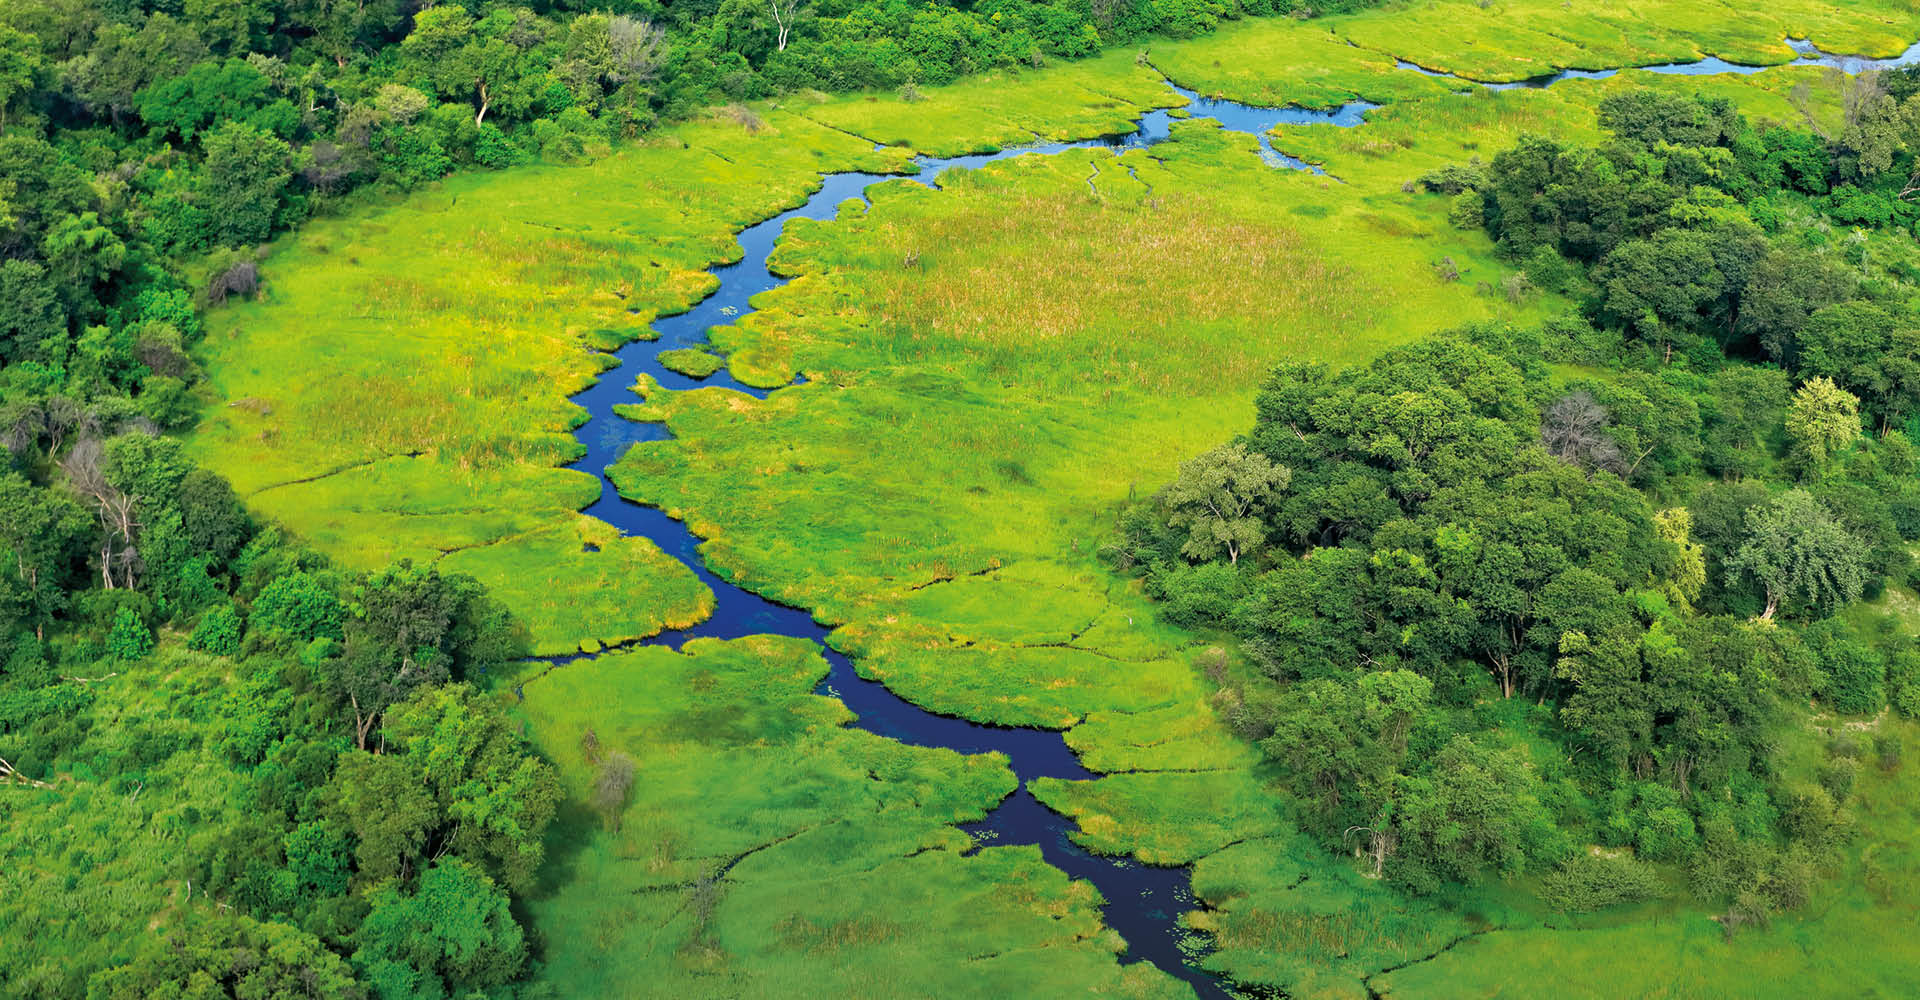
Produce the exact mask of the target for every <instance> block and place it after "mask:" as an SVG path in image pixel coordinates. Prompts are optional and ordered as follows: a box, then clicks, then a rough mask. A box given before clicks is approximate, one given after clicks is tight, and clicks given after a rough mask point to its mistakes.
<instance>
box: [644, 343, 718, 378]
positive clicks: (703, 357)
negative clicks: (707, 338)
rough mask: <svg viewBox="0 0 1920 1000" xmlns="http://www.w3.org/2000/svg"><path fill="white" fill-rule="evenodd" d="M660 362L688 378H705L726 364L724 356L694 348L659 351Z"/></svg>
mask: <svg viewBox="0 0 1920 1000" xmlns="http://www.w3.org/2000/svg"><path fill="white" fill-rule="evenodd" d="M660 363H661V364H663V365H665V366H667V369H668V370H669V371H676V372H679V373H680V374H682V375H685V376H687V377H689V378H706V377H707V376H709V375H712V374H713V373H714V372H717V371H719V370H720V369H722V368H725V367H726V366H727V360H726V359H725V358H722V357H720V356H718V355H715V354H709V353H707V352H706V351H702V350H697V349H694V348H682V349H680V350H677V351H661V352H660Z"/></svg>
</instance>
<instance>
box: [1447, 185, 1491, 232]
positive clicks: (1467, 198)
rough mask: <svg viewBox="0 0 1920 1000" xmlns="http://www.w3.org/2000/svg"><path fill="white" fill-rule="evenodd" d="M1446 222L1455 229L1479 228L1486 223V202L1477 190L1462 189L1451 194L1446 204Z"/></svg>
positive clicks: (1471, 229) (1470, 230) (1470, 229)
mask: <svg viewBox="0 0 1920 1000" xmlns="http://www.w3.org/2000/svg"><path fill="white" fill-rule="evenodd" d="M1447 222H1449V223H1451V224H1452V226H1453V228H1455V229H1465V230H1468V231H1469V232H1472V231H1475V230H1478V229H1480V228H1481V227H1483V226H1485V225H1486V223H1487V216H1486V202H1485V199H1483V198H1481V197H1480V192H1478V191H1462V192H1460V193H1459V194H1457V195H1454V196H1453V201H1452V202H1451V203H1449V204H1448V205H1447Z"/></svg>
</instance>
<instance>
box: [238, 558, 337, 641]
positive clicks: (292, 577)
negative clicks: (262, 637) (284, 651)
mask: <svg viewBox="0 0 1920 1000" xmlns="http://www.w3.org/2000/svg"><path fill="white" fill-rule="evenodd" d="M346 614H347V612H346V609H345V607H343V606H342V605H341V603H340V599H339V598H338V597H336V596H334V593H333V591H332V589H331V588H329V587H328V586H327V585H326V584H325V583H324V582H322V581H321V580H320V578H318V577H316V576H313V575H312V574H310V573H289V574H287V575H285V576H279V577H275V578H274V579H273V580H272V581H271V582H269V583H268V584H267V585H266V586H265V587H264V588H262V589H261V591H260V596H259V597H257V598H255V599H254V602H253V609H252V610H251V612H249V614H248V616H247V625H248V627H249V628H251V629H252V630H253V631H255V632H265V633H277V634H280V635H284V636H287V637H288V638H290V639H292V640H293V641H294V642H296V643H300V644H303V645H304V644H306V643H309V642H312V641H313V640H315V639H320V638H329V639H335V640H338V639H341V638H343V637H344V636H345V632H344V631H343V626H344V623H345V622H346Z"/></svg>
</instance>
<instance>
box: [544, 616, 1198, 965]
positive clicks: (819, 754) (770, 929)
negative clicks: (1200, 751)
mask: <svg viewBox="0 0 1920 1000" xmlns="http://www.w3.org/2000/svg"><path fill="white" fill-rule="evenodd" d="M826 672H827V663H826V661H825V660H824V659H822V658H821V657H820V654H819V651H818V647H815V646H813V645H812V644H811V643H808V642H805V641H803V640H798V639H784V638H775V637H761V638H753V639H742V640H737V641H734V642H730V643H727V642H719V641H715V640H710V639H702V640H695V641H693V642H690V643H688V644H687V646H686V648H685V649H684V650H682V651H680V652H675V651H672V650H668V649H661V648H648V649H643V650H639V651H636V652H631V653H611V654H608V655H605V656H601V657H598V658H596V659H592V660H586V661H581V662H578V663H574V664H572V665H569V666H567V667H565V668H562V669H557V670H553V671H551V672H548V673H545V674H544V675H542V676H539V677H537V678H535V679H532V680H529V681H527V682H526V683H525V684H524V685H523V690H524V691H525V693H526V704H525V707H524V711H525V715H526V717H527V719H528V720H529V722H530V724H531V726H532V731H533V735H534V736H535V737H536V738H537V739H538V740H539V742H540V743H541V745H543V746H546V747H548V748H549V751H550V752H551V753H552V755H553V757H554V759H555V761H556V762H557V763H558V764H559V765H560V766H561V769H562V771H563V773H564V774H566V775H567V776H568V777H569V779H570V780H572V781H573V782H574V784H575V788H574V791H575V792H576V793H577V795H578V797H579V798H581V799H585V798H587V797H588V795H589V794H590V791H589V788H588V783H589V781H590V780H591V779H590V775H591V773H592V769H593V767H592V765H591V764H590V763H589V762H588V761H587V759H586V753H587V751H586V750H585V749H584V748H583V740H582V737H583V736H585V735H586V734H587V733H588V732H591V733H592V734H593V737H594V743H595V744H596V745H597V747H598V748H599V749H598V751H597V752H598V753H602V754H605V753H612V752H615V751H619V752H623V753H627V754H629V755H630V756H631V757H632V758H633V760H634V761H635V763H636V764H637V765H638V766H637V774H638V775H639V779H638V782H637V783H636V786H635V794H634V795H633V797H632V800H631V801H630V802H628V803H627V804H626V806H625V808H624V809H623V810H621V811H620V812H619V813H618V818H617V820H615V821H605V820H600V819H598V818H596V817H590V816H575V817H573V818H572V819H571V820H570V821H569V822H567V823H563V832H562V833H561V835H560V839H562V840H566V841H569V842H568V843H566V845H565V846H564V847H562V848H560V849H559V858H558V861H557V862H556V863H555V864H554V865H553V866H552V869H551V870H550V871H549V872H548V878H549V879H550V880H551V881H552V882H553V883H554V884H555V888H554V891H553V892H552V894H551V895H549V896H546V897H545V898H543V899H541V900H540V901H539V902H537V903H536V904H535V906H534V914H533V915H534V917H535V920H536V926H538V927H539V929H540V931H541V933H542V934H543V936H544V939H545V943H546V967H547V969H548V972H549V978H550V981H551V982H552V983H553V985H554V986H555V987H556V988H557V989H559V991H560V994H561V995H563V996H607V997H616V996H635V997H641V996H729V997H789V996H795V995H804V994H807V993H811V992H815V991H822V990H833V991H836V992H838V993H842V994H845V995H849V996H863V997H917V996H977V997H996V996H1004V995H1008V994H1009V993H1012V994H1016V995H1043V994H1044V995H1066V994H1069V993H1078V992H1081V991H1083V990H1084V991H1087V992H1092V993H1098V994H1100V995H1106V996H1116V997H1139V998H1158V997H1177V996H1180V995H1182V992H1183V991H1184V990H1185V987H1184V986H1180V985H1179V984H1177V983H1175V982H1173V981H1172V980H1171V979H1168V978H1167V977H1166V976H1164V975H1163V974H1161V973H1159V972H1158V971H1157V970H1155V969H1153V968H1152V967H1151V966H1148V965H1145V964H1136V965H1131V966H1125V967H1122V966H1118V965H1116V964H1115V963H1114V961H1113V958H1112V956H1113V954H1114V952H1115V950H1116V949H1117V948H1118V947H1119V946H1120V942H1119V941H1118V939H1117V938H1116V937H1115V936H1114V935H1113V934H1112V933H1111V932H1109V931H1105V930H1104V929H1103V928H1102V926H1101V923H1100V918H1099V912H1098V910H1097V909H1096V908H1095V906H1096V904H1097V903H1098V901H1099V900H1098V894H1097V893H1096V892H1095V891H1094V890H1093V889H1092V887H1091V886H1089V885H1088V884H1086V883H1083V882H1073V881H1070V880H1069V879H1067V878H1066V876H1064V875H1063V874H1061V873H1060V872H1059V871H1057V870H1055V869H1053V868H1051V867H1049V866H1047V865H1046V864H1045V863H1043V862H1042V861H1041V860H1040V853H1039V850H1038V849H1037V848H1032V847H988V848H985V849H983V850H980V851H979V852H978V853H976V854H971V855H967V854H965V852H966V851H968V850H969V849H970V848H972V847H973V840H972V839H971V838H969V837H967V836H966V835H965V834H963V833H960V832H959V831H957V830H956V829H954V827H953V826H952V824H954V823H957V822H963V821H967V820H974V819H979V818H980V817H982V816H984V815H985V814H986V813H987V812H988V811H989V810H991V809H992V808H993V806H994V805H995V804H997V803H998V802H999V801H1000V799H1001V798H1002V797H1004V796H1005V795H1006V794H1008V793H1009V792H1011V791H1012V790H1013V787H1014V779H1013V774H1012V772H1010V771H1009V770H1007V767H1006V761H1005V758H1003V757H1000V756H999V755H988V756H981V757H968V756H963V755H961V754H957V753H954V752H952V751H947V750H927V749H919V748H914V747H908V746H905V745H903V744H900V743H896V742H894V741H892V740H888V739H885V738H883V737H880V736H875V735H873V734H871V733H867V732H864V731H861V730H855V729H846V728H842V726H843V724H844V723H845V722H846V721H848V719H849V717H850V715H849V713H848V711H847V710H846V708H845V707H844V706H842V705H840V704H839V703H838V702H836V701H833V700H830V699H823V698H819V697H816V696H815V695H814V694H813V693H812V691H813V688H814V685H815V684H817V683H818V682H819V680H820V678H821V677H823V676H824V675H825V674H826Z"/></svg>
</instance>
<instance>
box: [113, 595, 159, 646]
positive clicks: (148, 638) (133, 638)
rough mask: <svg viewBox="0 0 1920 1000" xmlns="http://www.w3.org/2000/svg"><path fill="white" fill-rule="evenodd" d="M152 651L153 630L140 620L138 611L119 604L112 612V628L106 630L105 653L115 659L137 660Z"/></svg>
mask: <svg viewBox="0 0 1920 1000" xmlns="http://www.w3.org/2000/svg"><path fill="white" fill-rule="evenodd" d="M151 652H153V630H152V629H149V628H147V623H146V622H143V621H141V620H140V613H139V612H137V611H135V610H133V609H132V608H130V607H127V606H125V605H121V607H120V609H119V610H117V611H115V612H114V614H113V628H112V629H111V630H110V631H108V632H107V655H108V656H111V657H113V658H114V659H116V660H138V659H140V658H141V657H144V656H146V655H147V654H148V653H151Z"/></svg>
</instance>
